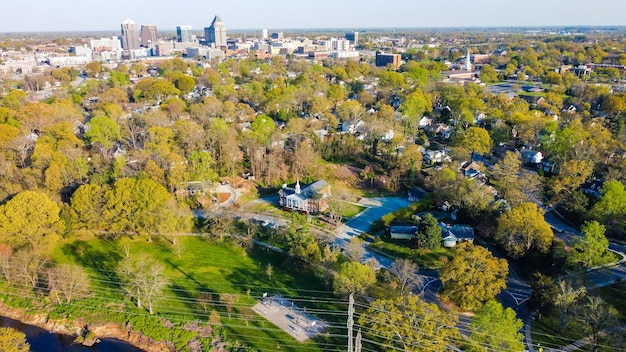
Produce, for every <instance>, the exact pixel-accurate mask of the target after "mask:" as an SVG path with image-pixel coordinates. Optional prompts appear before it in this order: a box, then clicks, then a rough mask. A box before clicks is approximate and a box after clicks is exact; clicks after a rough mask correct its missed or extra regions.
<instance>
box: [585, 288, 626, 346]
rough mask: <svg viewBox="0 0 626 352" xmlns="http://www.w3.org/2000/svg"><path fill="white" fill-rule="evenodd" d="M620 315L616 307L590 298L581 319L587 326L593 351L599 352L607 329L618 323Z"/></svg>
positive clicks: (596, 298) (601, 300)
mask: <svg viewBox="0 0 626 352" xmlns="http://www.w3.org/2000/svg"><path fill="white" fill-rule="evenodd" d="M618 316H619V313H618V311H617V309H615V307H613V306H611V305H609V304H608V303H606V302H605V301H604V300H603V299H602V298H600V297H596V296H588V297H587V301H586V302H585V304H584V305H583V306H582V309H581V310H580V312H579V319H580V321H581V322H582V323H583V324H584V325H585V327H586V329H585V330H586V331H587V332H588V334H589V338H590V339H591V344H592V346H593V349H592V351H594V352H595V351H598V350H599V348H600V344H601V342H602V339H603V338H604V337H605V335H606V331H605V330H606V329H608V328H610V327H612V326H614V325H615V324H616V323H617V317H618Z"/></svg>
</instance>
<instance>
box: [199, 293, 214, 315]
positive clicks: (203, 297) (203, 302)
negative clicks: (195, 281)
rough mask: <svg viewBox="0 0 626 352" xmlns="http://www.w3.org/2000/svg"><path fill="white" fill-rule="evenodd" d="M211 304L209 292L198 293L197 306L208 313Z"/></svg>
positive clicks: (211, 297)
mask: <svg viewBox="0 0 626 352" xmlns="http://www.w3.org/2000/svg"><path fill="white" fill-rule="evenodd" d="M211 302H213V294H212V293H210V292H200V295H198V304H200V306H201V307H202V309H203V310H204V311H205V312H206V311H208V308H209V305H210V304H211Z"/></svg>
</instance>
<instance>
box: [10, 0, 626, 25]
mask: <svg viewBox="0 0 626 352" xmlns="http://www.w3.org/2000/svg"><path fill="white" fill-rule="evenodd" d="M393 5H394V6H389V4H384V6H381V4H380V2H378V1H375V0H362V1H355V0H349V1H342V2H336V1H330V0H319V1H317V2H316V4H315V6H308V5H300V4H297V3H296V4H294V2H288V1H285V0H267V1H264V2H249V1H244V0H233V1H230V2H229V3H227V4H226V3H220V2H216V3H212V4H204V3H203V4H198V3H196V2H194V1H192V0H180V1H179V2H177V6H176V7H175V8H173V9H172V8H171V3H169V2H166V1H165V0H154V1H152V2H151V3H150V6H149V8H148V7H147V5H146V3H144V2H140V3H137V2H128V1H124V2H123V1H121V0H110V1H108V2H107V3H106V6H104V5H101V6H97V7H96V6H93V5H91V4H90V3H89V4H88V5H86V4H85V3H84V2H83V1H80V0H58V1H55V2H42V1H40V0H23V1H19V2H9V3H8V4H5V5H3V13H4V15H5V16H3V21H2V22H1V23H0V32H34V31H36V32H38V31H41V32H54V31H108V30H115V29H116V28H119V23H121V22H122V21H123V20H124V19H125V18H130V19H132V20H133V21H134V22H136V23H137V24H139V25H141V24H155V25H156V26H157V27H158V28H163V29H165V30H172V29H175V28H176V26H179V25H181V24H183V23H184V24H189V25H191V26H192V27H193V28H198V29H199V28H204V27H208V25H209V24H210V23H211V21H212V19H213V18H214V16H215V15H218V16H220V17H221V18H222V19H223V21H224V22H225V23H226V25H227V27H228V28H232V29H259V30H260V29H262V28H269V29H270V30H271V29H306V28H311V29H313V28H354V29H358V28H400V27H411V28H413V27H415V28H431V27H432V28H439V27H534V26H624V25H626V19H625V18H624V17H623V14H624V13H626V2H624V1H622V0H597V1H595V2H594V3H593V6H590V5H589V2H587V1H584V0H570V1H563V0H558V1H549V2H548V1H542V0H528V1H526V2H524V3H523V5H520V6H511V5H510V4H508V3H503V2H501V1H498V0H476V1H474V2H468V1H465V0H448V1H447V2H446V3H445V7H443V6H441V5H440V4H439V3H433V2H425V1H415V0H397V1H396V2H394V3H393ZM60 9H76V10H75V11H71V10H69V11H60ZM96 12H97V14H98V15H97V16H90V15H89V14H91V13H96Z"/></svg>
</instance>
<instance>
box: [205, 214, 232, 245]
mask: <svg viewBox="0 0 626 352" xmlns="http://www.w3.org/2000/svg"><path fill="white" fill-rule="evenodd" d="M232 226H233V219H232V218H231V217H230V216H214V217H212V218H211V219H210V220H209V228H210V232H211V234H212V235H213V236H215V237H217V238H218V240H219V241H220V242H221V241H222V240H224V236H226V235H228V234H229V232H230V231H231V229H232Z"/></svg>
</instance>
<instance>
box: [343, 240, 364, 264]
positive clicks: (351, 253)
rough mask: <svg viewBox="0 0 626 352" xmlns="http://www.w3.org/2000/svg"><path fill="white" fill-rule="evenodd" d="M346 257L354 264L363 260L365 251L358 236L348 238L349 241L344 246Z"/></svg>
mask: <svg viewBox="0 0 626 352" xmlns="http://www.w3.org/2000/svg"><path fill="white" fill-rule="evenodd" d="M346 255H347V256H348V258H350V259H351V260H352V261H355V262H358V261H360V260H361V259H363V255H365V249H364V248H363V241H362V240H361V239H360V238H359V237H358V236H352V238H350V241H349V242H348V245H347V246H346Z"/></svg>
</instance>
